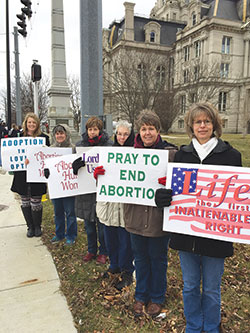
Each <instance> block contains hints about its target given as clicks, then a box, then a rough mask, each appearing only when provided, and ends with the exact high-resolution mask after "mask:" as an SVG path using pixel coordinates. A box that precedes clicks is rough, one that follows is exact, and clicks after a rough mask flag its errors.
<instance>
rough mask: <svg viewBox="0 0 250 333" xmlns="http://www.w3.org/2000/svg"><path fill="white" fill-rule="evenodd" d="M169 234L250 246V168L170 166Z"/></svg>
mask: <svg viewBox="0 0 250 333" xmlns="http://www.w3.org/2000/svg"><path fill="white" fill-rule="evenodd" d="M166 187H167V188H172V190H173V200H172V203H171V206H170V207H169V208H165V209H164V224H163V229H164V230H165V231H171V232H176V233H182V234H188V235H195V236H200V237H207V238H214V239H220V240H224V241H231V242H238V243H247V244H250V168H241V167H229V166H221V165H220V166H215V165H196V164H194V165H192V166H190V164H184V163H169V164H168V173H167V184H166Z"/></svg>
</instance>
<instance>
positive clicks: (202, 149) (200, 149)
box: [192, 137, 218, 162]
mask: <svg viewBox="0 0 250 333" xmlns="http://www.w3.org/2000/svg"><path fill="white" fill-rule="evenodd" d="M192 143H193V146H194V149H195V150H196V151H197V154H198V156H199V158H200V160H201V162H202V161H203V160H204V159H205V158H206V157H207V155H208V154H209V153H210V152H211V151H212V150H213V149H214V148H215V146H216V145H217V143H218V139H217V138H216V137H213V138H211V139H210V140H209V141H208V142H206V143H204V144H203V145H201V144H200V143H199V141H198V140H197V139H196V138H193V139H192Z"/></svg>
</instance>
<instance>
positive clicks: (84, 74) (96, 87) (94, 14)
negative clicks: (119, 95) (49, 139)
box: [80, 0, 103, 132]
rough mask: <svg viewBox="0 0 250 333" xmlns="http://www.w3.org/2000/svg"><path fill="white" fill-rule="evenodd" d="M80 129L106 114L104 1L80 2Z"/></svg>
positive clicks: (85, 0) (90, 0)
mask: <svg viewBox="0 0 250 333" xmlns="http://www.w3.org/2000/svg"><path fill="white" fill-rule="evenodd" d="M80 59H81V60H80V73H81V77H80V79H81V101H82V102H81V118H82V119H81V129H82V132H84V130H85V124H86V122H87V120H88V118H89V117H91V116H100V118H102V116H103V78H102V74H103V72H102V0H84V1H80Z"/></svg>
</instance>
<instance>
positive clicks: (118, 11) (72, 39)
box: [0, 0, 156, 89]
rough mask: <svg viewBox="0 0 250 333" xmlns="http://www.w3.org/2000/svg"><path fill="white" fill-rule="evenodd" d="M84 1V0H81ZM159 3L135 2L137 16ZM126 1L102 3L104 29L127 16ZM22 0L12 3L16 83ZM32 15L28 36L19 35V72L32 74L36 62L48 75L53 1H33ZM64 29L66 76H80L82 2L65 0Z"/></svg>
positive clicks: (2, 60) (0, 21) (1, 33)
mask: <svg viewBox="0 0 250 333" xmlns="http://www.w3.org/2000/svg"><path fill="white" fill-rule="evenodd" d="M81 1H85V0H81ZM155 1H156V0H135V1H131V2H134V3H135V13H136V14H141V15H146V16H149V13H150V10H151V9H152V8H153V6H154V4H155ZM124 2H125V0H102V9H103V14H102V16H103V27H105V28H108V26H109V24H110V23H111V22H112V21H113V20H114V19H116V20H120V19H121V18H123V17H124V13H125V12H124V6H123V3H124ZM22 6H23V5H22V4H21V2H20V0H9V12H10V13H9V21H10V48H11V52H10V63H11V76H12V79H13V80H14V54H13V49H14V39H13V34H12V33H13V27H14V26H16V25H17V24H16V22H17V20H18V19H17V18H16V14H19V13H21V7H22ZM0 8H1V10H0V89H2V88H5V87H6V53H5V46H6V41H5V40H6V39H5V31H6V29H5V12H6V10H5V0H0ZM32 10H33V16H32V18H31V20H30V23H28V25H27V32H28V35H27V37H26V38H23V37H22V36H21V35H20V34H19V38H18V39H19V53H20V60H19V61H20V72H21V73H22V72H24V73H30V68H31V65H32V63H33V59H37V60H38V61H39V64H40V65H41V66H42V72H43V73H49V71H50V62H51V46H50V41H51V37H50V36H51V0H39V1H38V0H37V1H35V0H32ZM64 24H65V26H64V28H65V44H66V63H67V74H68V75H70V74H74V75H78V74H79V71H80V64H79V63H80V51H79V48H80V46H79V45H80V42H79V0H64Z"/></svg>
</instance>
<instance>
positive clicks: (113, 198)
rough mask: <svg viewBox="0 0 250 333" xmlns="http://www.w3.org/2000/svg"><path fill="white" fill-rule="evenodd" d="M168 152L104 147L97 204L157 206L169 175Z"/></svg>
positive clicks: (102, 149)
mask: <svg viewBox="0 0 250 333" xmlns="http://www.w3.org/2000/svg"><path fill="white" fill-rule="evenodd" d="M167 164H168V151H167V150H159V149H135V148H132V147H122V148H120V147H100V165H103V167H104V169H105V175H103V176H99V177H98V186H97V201H108V202H123V203H133V204H138V205H148V206H155V202H154V195H155V190H156V189H157V188H159V187H162V185H159V184H158V178H159V177H163V176H165V175H166V170H167Z"/></svg>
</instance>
